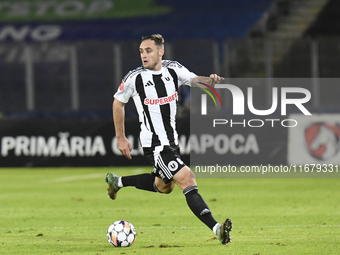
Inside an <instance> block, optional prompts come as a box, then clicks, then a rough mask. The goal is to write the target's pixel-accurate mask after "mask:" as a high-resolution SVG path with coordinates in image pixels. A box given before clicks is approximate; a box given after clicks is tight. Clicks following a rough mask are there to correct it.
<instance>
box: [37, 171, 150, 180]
mask: <svg viewBox="0 0 340 255" xmlns="http://www.w3.org/2000/svg"><path fill="white" fill-rule="evenodd" d="M144 171H145V169H143V168H136V169H133V170H131V171H129V173H134V174H137V173H141V172H144ZM150 172H151V170H150ZM104 177H105V174H103V173H97V174H87V175H74V176H67V177H61V178H55V179H44V180H42V182H44V183H46V182H48V183H61V182H72V181H79V180H89V179H97V178H102V179H104Z"/></svg>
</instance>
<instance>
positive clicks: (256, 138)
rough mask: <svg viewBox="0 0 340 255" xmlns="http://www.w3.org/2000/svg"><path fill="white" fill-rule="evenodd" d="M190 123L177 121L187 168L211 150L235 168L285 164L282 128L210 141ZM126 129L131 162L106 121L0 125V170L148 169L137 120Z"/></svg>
mask: <svg viewBox="0 0 340 255" xmlns="http://www.w3.org/2000/svg"><path fill="white" fill-rule="evenodd" d="M245 121H247V120H245ZM190 124H191V125H192V123H190V118H188V117H187V118H182V119H180V120H178V122H177V130H178V133H179V144H180V148H181V154H182V159H183V161H184V162H185V163H186V164H188V165H189V164H190V158H191V157H192V156H194V155H195V157H200V158H204V157H205V153H206V152H207V151H210V150H211V151H216V150H217V152H218V153H219V155H221V153H222V154H223V155H222V156H223V157H224V159H226V160H227V162H229V163H231V164H234V165H245V164H248V165H251V164H260V163H271V164H284V163H286V158H287V131H286V129H284V128H270V127H267V128H257V129H254V128H251V127H249V126H248V127H238V128H235V129H233V132H229V131H228V132H226V130H224V131H223V132H221V134H220V135H219V136H215V134H207V133H206V134H195V133H190ZM125 125H126V136H127V137H128V139H129V140H130V142H131V144H132V147H133V150H132V151H131V155H132V160H128V159H126V158H125V157H124V156H122V155H121V153H120V151H119V150H118V148H117V140H116V137H115V134H114V128H113V123H112V120H111V119H25V120H10V119H7V120H1V121H0V134H1V135H0V167H66V166H76V167H85V166H137V165H139V166H143V165H149V163H148V162H147V160H146V159H145V157H144V156H143V151H142V149H141V148H140V145H139V142H138V135H139V125H138V120H137V119H127V120H126V123H125ZM222 136H223V137H222ZM212 163H216V162H212Z"/></svg>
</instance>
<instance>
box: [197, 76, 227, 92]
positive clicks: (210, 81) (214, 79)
mask: <svg viewBox="0 0 340 255" xmlns="http://www.w3.org/2000/svg"><path fill="white" fill-rule="evenodd" d="M223 80H224V78H223V77H220V76H218V75H217V74H210V76H209V77H205V76H195V77H194V78H193V79H192V82H191V86H192V87H198V88H203V89H205V88H207V87H206V86H205V85H204V84H207V85H209V86H211V87H215V84H219V83H221V81H223Z"/></svg>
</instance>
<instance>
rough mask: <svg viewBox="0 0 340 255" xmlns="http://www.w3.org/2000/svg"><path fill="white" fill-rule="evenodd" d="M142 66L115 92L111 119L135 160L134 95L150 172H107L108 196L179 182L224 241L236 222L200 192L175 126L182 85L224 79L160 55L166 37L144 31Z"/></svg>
mask: <svg viewBox="0 0 340 255" xmlns="http://www.w3.org/2000/svg"><path fill="white" fill-rule="evenodd" d="M139 52H140V56H141V60H142V66H141V67H138V68H137V69H134V70H132V71H130V72H129V73H128V74H127V75H126V76H125V77H124V79H123V80H122V82H121V84H120V86H119V88H118V91H117V92H116V93H115V95H114V98H115V100H114V102H113V120H114V125H115V130H116V137H117V141H118V149H119V150H120V151H121V153H122V154H123V155H124V156H125V157H126V158H128V159H131V155H130V151H131V150H132V146H131V144H130V142H129V141H128V140H127V138H126V137H125V131H124V118H125V112H124V109H125V108H124V107H125V104H126V103H127V102H128V100H129V98H130V97H132V98H133V100H134V103H135V106H136V108H137V112H138V115H139V122H140V128H141V132H140V142H141V145H142V147H143V151H144V155H145V157H146V158H147V159H148V161H149V162H150V163H151V164H152V165H153V167H154V170H153V171H152V173H145V174H139V175H132V176H123V177H119V176H117V175H115V174H113V173H107V175H106V177H105V180H106V182H107V183H108V184H109V188H108V195H109V197H110V198H111V199H116V196H117V192H118V190H119V189H121V188H123V187H128V186H134V187H136V188H137V189H142V190H147V191H152V192H160V193H165V194H169V193H171V191H172V190H173V189H174V187H175V185H176V184H177V185H178V186H179V187H180V188H181V189H182V191H183V194H184V195H185V197H186V201H187V204H188V206H189V207H190V209H191V210H192V212H193V213H194V214H195V215H196V216H197V217H198V218H199V219H200V220H201V221H202V222H203V223H204V224H206V225H207V226H208V227H209V228H210V229H211V230H212V231H213V232H214V233H215V234H216V236H217V237H218V239H219V240H220V242H221V243H222V244H227V243H229V242H230V241H231V239H230V234H229V232H230V231H231V228H232V221H231V220H230V219H229V218H227V219H226V220H225V221H224V222H223V223H222V224H220V223H218V222H216V220H215V219H214V217H213V216H212V213H211V211H210V209H209V207H208V205H207V204H206V203H205V201H204V200H203V198H202V197H201V195H200V194H199V193H198V188H197V185H196V180H195V176H194V173H193V172H192V171H191V170H190V168H189V167H188V166H186V165H185V164H184V162H183V161H182V160H181V156H180V152H179V147H178V134H177V131H176V107H177V105H176V101H177V99H178V87H179V86H181V85H189V86H192V87H203V88H206V87H205V86H204V85H202V83H204V84H208V85H210V86H214V85H215V84H217V83H219V82H220V81H221V80H223V78H222V77H219V76H218V75H216V74H211V75H210V77H203V76H197V75H196V74H194V73H192V72H190V71H189V70H188V69H187V68H185V67H184V66H183V65H181V64H179V63H178V62H176V61H170V60H162V57H163V55H164V39H163V37H162V36H161V35H159V34H154V35H150V36H145V37H143V38H142V41H141V44H140V46H139Z"/></svg>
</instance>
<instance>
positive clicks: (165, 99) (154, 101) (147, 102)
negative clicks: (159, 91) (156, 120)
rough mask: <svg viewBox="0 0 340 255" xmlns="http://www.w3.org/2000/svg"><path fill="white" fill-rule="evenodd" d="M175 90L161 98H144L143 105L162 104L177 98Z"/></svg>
mask: <svg viewBox="0 0 340 255" xmlns="http://www.w3.org/2000/svg"><path fill="white" fill-rule="evenodd" d="M177 98H178V96H177V92H176V93H175V94H173V95H171V96H167V97H161V98H156V99H149V98H145V99H144V104H145V105H164V104H169V103H171V102H172V101H174V100H177Z"/></svg>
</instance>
